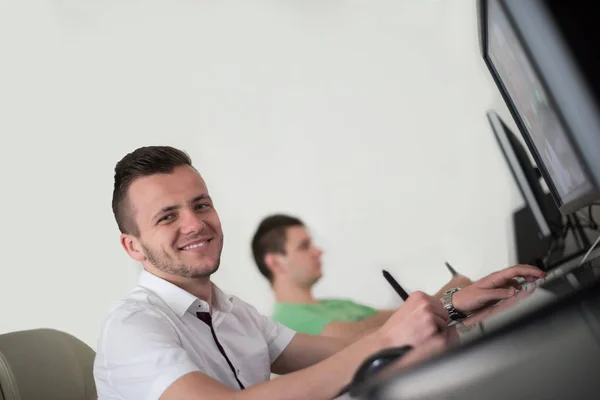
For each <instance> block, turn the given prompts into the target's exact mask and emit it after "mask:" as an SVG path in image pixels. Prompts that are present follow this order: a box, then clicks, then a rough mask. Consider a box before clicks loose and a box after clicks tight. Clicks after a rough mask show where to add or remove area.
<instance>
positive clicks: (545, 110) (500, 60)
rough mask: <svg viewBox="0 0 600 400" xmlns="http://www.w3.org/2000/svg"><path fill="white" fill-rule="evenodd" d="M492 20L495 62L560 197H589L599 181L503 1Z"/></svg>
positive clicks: (490, 12) (490, 46) (493, 7)
mask: <svg viewBox="0 0 600 400" xmlns="http://www.w3.org/2000/svg"><path fill="white" fill-rule="evenodd" d="M486 23H487V56H488V58H489V62H490V63H491V64H492V68H493V69H494V70H495V72H496V74H497V77H498V79H499V80H500V81H501V85H502V86H503V87H504V90H505V95H507V96H508V97H510V102H511V103H512V106H513V109H512V111H513V114H515V113H516V114H517V116H516V119H520V126H519V127H520V129H522V130H523V129H524V130H525V131H526V132H522V133H523V134H524V137H525V139H526V141H527V139H529V143H528V144H529V146H530V150H531V152H532V154H533V155H534V157H535V158H536V161H538V166H539V167H540V170H541V172H542V174H543V175H544V178H545V180H546V183H547V184H548V187H549V188H550V190H551V192H552V195H553V197H554V198H555V201H556V202H557V204H558V206H559V207H561V206H563V205H564V204H566V203H569V202H572V201H574V200H576V199H578V198H581V197H583V196H585V195H586V194H588V193H589V192H590V191H592V190H593V185H592V183H591V182H590V180H589V179H588V176H587V175H586V172H585V169H584V167H583V165H582V163H581V162H580V159H579V157H578V156H577V153H576V152H575V150H574V148H573V146H572V145H571V143H570V139H569V136H568V134H567V132H566V129H565V127H564V125H563V123H562V122H561V118H560V117H559V115H558V113H557V110H556V108H555V106H554V105H553V104H552V102H551V100H550V99H549V96H548V94H547V92H546V90H545V88H544V85H542V83H541V82H540V78H539V77H538V75H537V74H536V70H535V69H534V68H533V65H532V63H531V61H530V58H529V56H528V53H527V52H526V51H525V50H524V48H523V45H522V42H521V41H520V40H519V39H518V37H517V34H516V32H515V31H514V29H513V28H512V25H511V24H510V22H509V19H508V16H507V14H506V13H505V11H504V10H503V8H502V6H501V5H500V2H499V1H489V2H487V21H486ZM517 122H518V123H519V121H517Z"/></svg>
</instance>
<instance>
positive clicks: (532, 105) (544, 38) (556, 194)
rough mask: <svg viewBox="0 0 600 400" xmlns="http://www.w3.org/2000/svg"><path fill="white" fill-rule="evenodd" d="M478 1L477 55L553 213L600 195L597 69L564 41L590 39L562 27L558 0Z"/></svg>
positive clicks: (568, 210)
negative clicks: (539, 177)
mask: <svg viewBox="0 0 600 400" xmlns="http://www.w3.org/2000/svg"><path fill="white" fill-rule="evenodd" d="M563 3H565V2H563ZM567 3H568V2H567ZM477 5H478V12H479V32H480V43H481V51H482V55H483V58H484V60H485V63H486V65H487V66H488V68H489V70H490V72H491V74H492V76H493V78H494V80H495V82H496V85H497V86H498V89H499V90H500V92H501V94H502V96H503V98H504V101H505V102H506V104H507V106H508V108H509V110H510V112H511V114H512V116H513V118H514V119H515V122H516V124H517V126H518V128H519V130H520V131H521V134H522V135H523V138H524V140H525V143H526V144H527V146H528V148H529V150H530V152H531V154H532V156H533V158H534V159H535V162H536V164H537V166H538V168H539V170H540V172H541V175H542V176H543V178H544V180H545V181H546V184H547V186H548V188H549V190H550V192H551V194H552V196H553V198H554V200H555V202H556V204H557V206H558V208H559V210H560V211H561V213H562V214H563V215H568V214H571V213H574V212H576V211H577V210H579V209H581V208H583V207H586V206H589V205H591V204H593V203H594V202H595V201H598V200H600V156H599V153H600V112H599V107H598V97H597V95H598V94H597V92H596V91H595V89H596V88H598V82H597V81H596V80H598V77H597V75H598V74H597V73H595V74H594V73H586V71H589V70H590V68H589V65H588V64H589V60H590V59H592V58H593V57H590V55H584V54H580V52H581V50H580V49H586V47H585V46H583V47H579V48H578V47H574V46H571V45H570V43H574V42H577V41H588V42H589V41H593V40H595V38H592V37H584V36H582V35H580V31H575V30H572V29H571V30H569V29H567V28H565V26H566V25H567V24H566V23H562V22H561V18H566V17H565V16H563V15H562V14H561V10H560V9H559V7H562V6H563V5H558V2H557V1H543V0H527V1H523V0H479V2H478V4H477ZM567 17H568V16H567ZM577 35H580V37H576V36H577ZM589 48H594V49H595V48H597V46H595V47H594V46H591V47H587V49H589ZM596 53H597V50H596ZM586 63H587V64H586Z"/></svg>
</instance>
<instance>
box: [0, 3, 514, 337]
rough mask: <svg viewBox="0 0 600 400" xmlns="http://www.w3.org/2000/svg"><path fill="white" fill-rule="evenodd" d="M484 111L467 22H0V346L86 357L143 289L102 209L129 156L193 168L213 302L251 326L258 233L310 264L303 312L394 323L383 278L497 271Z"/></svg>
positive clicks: (260, 302) (125, 7)
mask: <svg viewBox="0 0 600 400" xmlns="http://www.w3.org/2000/svg"><path fill="white" fill-rule="evenodd" d="M489 108H496V109H497V110H498V111H500V112H501V114H502V115H503V116H507V115H508V114H507V112H506V109H505V107H504V105H503V103H502V102H501V101H500V100H499V96H498V94H497V91H496V89H495V87H494V85H493V82H492V81H491V78H490V77H489V74H488V72H487V70H486V69H485V66H484V64H483V61H482V59H481V57H480V55H479V51H478V42H477V25H476V14H475V2H474V1H473V0H453V1H441V0H437V1H436V0H403V1H399V0H378V1H342V0H321V1H316V0H312V1H300V0H296V1H292V0H288V1H282V0H272V1H266V0H265V1H256V0H255V1H220V2H213V1H201V0H197V1H192V0H178V1H174V0H164V1H149V0H143V1H142V0H127V1H125V0H103V1H98V0H62V1H59V0H38V1H34V0H30V1H22V0H2V1H1V2H0V134H1V149H2V155H1V157H0V173H1V174H2V176H1V181H0V182H1V185H2V191H1V195H0V206H1V209H2V210H3V212H4V215H3V218H2V224H1V227H0V232H1V233H0V234H1V241H0V243H1V244H0V246H1V254H2V260H1V261H2V262H1V267H0V268H1V270H0V304H1V305H2V316H1V317H0V333H4V332H8V331H12V330H19V329H30V328H38V327H51V328H56V329H61V330H64V331H67V332H70V333H72V334H74V335H76V336H78V337H79V338H81V339H82V340H84V341H85V342H87V343H88V344H90V345H91V346H92V347H93V348H95V347H96V340H97V336H98V331H99V326H100V323H101V321H102V318H104V316H105V315H106V312H107V310H108V308H109V307H110V306H111V305H112V304H113V303H114V301H116V300H117V299H118V298H120V297H121V296H123V295H124V294H126V293H127V291H128V290H129V289H130V288H131V287H132V286H133V285H134V284H135V282H136V278H137V274H138V273H139V271H140V267H139V266H138V265H137V264H136V263H134V262H133V261H131V260H130V259H129V258H128V257H127V256H126V254H125V252H124V251H123V250H122V249H121V247H120V245H119V242H118V230H117V227H116V224H115V222H114V220H113V216H112V213H111V208H110V199H111V192H112V184H113V181H112V179H113V168H114V165H115V163H116V162H117V161H118V160H119V159H120V158H121V157H122V156H123V155H124V154H125V153H127V152H129V151H132V150H133V149H135V148H136V147H138V146H143V145H151V144H168V145H174V146H178V147H180V148H182V149H184V150H186V151H187V152H189V153H190V154H191V155H192V157H193V159H194V161H195V164H196V166H197V167H198V168H199V169H200V171H201V173H202V174H203V175H204V177H205V179H206V181H207V183H208V185H209V189H210V190H211V192H212V196H213V198H214V200H215V202H216V206H217V209H218V210H219V212H220V215H221V219H222V222H223V226H224V231H225V236H226V239H225V249H224V254H223V262H222V266H221V269H220V270H219V272H218V273H217V274H216V275H215V277H214V278H215V281H216V282H217V283H218V284H219V285H220V286H221V287H222V288H223V289H224V290H226V291H228V292H231V293H234V294H236V295H238V296H240V297H241V298H243V299H245V300H246V301H248V302H250V303H252V304H254V305H256V307H257V308H258V309H259V310H260V311H262V312H264V313H270V311H271V307H272V305H273V298H272V296H271V294H270V291H269V286H268V284H267V283H266V281H265V280H264V279H263V278H262V276H260V275H259V273H258V271H257V269H256V267H255V266H254V264H253V262H252V259H251V254H250V245H249V243H250V238H251V235H252V233H253V230H254V229H255V227H256V224H257V223H258V222H259V220H260V219H261V218H262V217H263V216H265V215H266V214H268V213H272V212H289V213H292V214H294V215H297V216H300V217H301V218H303V219H304V220H305V221H306V222H307V223H308V224H309V225H310V227H311V228H312V229H313V231H314V233H315V236H316V238H317V240H318V243H319V244H320V245H321V246H323V247H324V248H325V249H326V255H325V260H324V261H325V264H324V268H325V277H324V278H323V279H322V281H321V282H320V283H319V284H318V285H317V287H316V293H317V294H318V295H319V296H324V297H334V296H336V297H349V298H352V299H354V300H356V301H359V302H363V303H366V304H369V305H373V306H376V307H392V306H396V305H399V304H400V301H399V300H398V298H397V296H396V295H395V293H394V292H393V291H392V289H391V288H390V287H389V286H388V285H387V283H386V282H385V280H384V279H383V278H382V276H381V271H380V270H381V268H382V267H386V268H388V269H389V270H390V272H392V274H393V275H394V276H395V277H396V278H397V279H398V280H399V281H400V282H401V284H403V285H404V286H406V288H407V289H408V290H411V291H412V290H417V289H423V290H426V291H429V292H434V291H435V290H437V288H438V287H439V286H441V285H442V284H443V283H445V282H446V281H447V280H448V279H449V277H450V275H449V274H448V272H447V271H446V269H445V268H444V265H443V263H444V261H445V260H448V261H450V263H451V264H453V265H454V266H455V268H456V269H458V270H459V271H460V272H462V273H464V274H466V275H468V276H470V277H471V278H473V279H476V278H479V277H481V276H483V275H485V274H487V273H489V272H492V271H493V270H496V269H499V268H503V267H506V266H508V265H509V264H511V263H513V262H514V249H513V243H512V229H511V223H510V221H511V220H510V219H511V213H512V211H513V210H514V209H515V208H517V207H519V206H521V204H522V200H521V199H520V197H519V195H518V192H517V189H516V187H515V185H514V183H513V181H512V178H511V176H510V174H509V171H508V169H507V167H506V165H505V163H504V160H503V158H502V155H501V153H500V151H499V149H498V147H497V145H496V142H495V140H494V137H493V135H492V132H491V130H490V127H489V125H488V122H487V120H486V118H485V111H486V110H487V109H489ZM509 125H510V126H514V124H513V123H512V120H511V121H509Z"/></svg>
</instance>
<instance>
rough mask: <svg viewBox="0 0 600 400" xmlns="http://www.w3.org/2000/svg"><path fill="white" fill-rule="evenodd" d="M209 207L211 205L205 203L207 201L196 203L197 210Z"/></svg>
mask: <svg viewBox="0 0 600 400" xmlns="http://www.w3.org/2000/svg"><path fill="white" fill-rule="evenodd" d="M208 207H209V205H208V204H205V203H202V204H197V205H196V210H203V209H205V208H208Z"/></svg>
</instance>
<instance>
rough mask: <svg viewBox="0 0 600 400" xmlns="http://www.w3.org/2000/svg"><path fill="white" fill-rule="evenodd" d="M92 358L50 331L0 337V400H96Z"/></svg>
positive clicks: (82, 345) (71, 341)
mask: <svg viewBox="0 0 600 400" xmlns="http://www.w3.org/2000/svg"><path fill="white" fill-rule="evenodd" d="M95 355H96V354H95V352H94V350H93V349H92V348H90V347H89V346H88V345H87V344H85V343H83V342H82V341H81V340H79V339H77V338H76V337H74V336H71V335H69V334H68V333H65V332H61V331H57V330H53V329H33V330H26V331H18V332H10V333H6V334H3V335H0V400H42V399H43V400H96V399H97V398H98V397H97V394H96V385H95V383H94V376H93V365H94V357H95Z"/></svg>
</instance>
